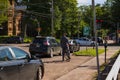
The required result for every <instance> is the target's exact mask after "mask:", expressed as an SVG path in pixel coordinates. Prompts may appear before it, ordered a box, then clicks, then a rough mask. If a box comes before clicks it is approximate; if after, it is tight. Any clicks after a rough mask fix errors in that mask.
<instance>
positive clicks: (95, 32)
mask: <svg viewBox="0 0 120 80" xmlns="http://www.w3.org/2000/svg"><path fill="white" fill-rule="evenodd" d="M92 8H93V26H94V34H95V47H96V60H97V69H98V79H97V80H100V66H99V56H98V45H97V29H96V10H95V2H94V0H92Z"/></svg>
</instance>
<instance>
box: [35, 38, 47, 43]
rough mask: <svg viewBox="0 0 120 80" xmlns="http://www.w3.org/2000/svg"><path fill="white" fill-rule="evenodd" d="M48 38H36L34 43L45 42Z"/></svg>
mask: <svg viewBox="0 0 120 80" xmlns="http://www.w3.org/2000/svg"><path fill="white" fill-rule="evenodd" d="M45 41H46V40H45V38H35V39H34V40H33V43H43V42H45Z"/></svg>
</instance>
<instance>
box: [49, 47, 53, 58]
mask: <svg viewBox="0 0 120 80" xmlns="http://www.w3.org/2000/svg"><path fill="white" fill-rule="evenodd" d="M49 55H50V57H51V58H52V57H53V50H52V49H51V50H50V54H49Z"/></svg>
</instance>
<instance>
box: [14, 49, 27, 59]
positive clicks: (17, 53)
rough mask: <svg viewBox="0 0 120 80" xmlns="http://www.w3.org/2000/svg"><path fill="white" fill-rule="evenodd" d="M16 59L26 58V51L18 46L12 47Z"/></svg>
mask: <svg viewBox="0 0 120 80" xmlns="http://www.w3.org/2000/svg"><path fill="white" fill-rule="evenodd" d="M12 50H13V52H14V54H15V57H16V59H27V57H28V53H27V52H25V51H23V50H21V49H19V48H12Z"/></svg>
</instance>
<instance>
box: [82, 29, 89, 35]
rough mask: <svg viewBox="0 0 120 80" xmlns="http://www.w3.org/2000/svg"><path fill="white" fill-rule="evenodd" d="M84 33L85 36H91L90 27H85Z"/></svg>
mask: <svg viewBox="0 0 120 80" xmlns="http://www.w3.org/2000/svg"><path fill="white" fill-rule="evenodd" d="M83 35H84V36H89V35H90V27H84V30H83Z"/></svg>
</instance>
